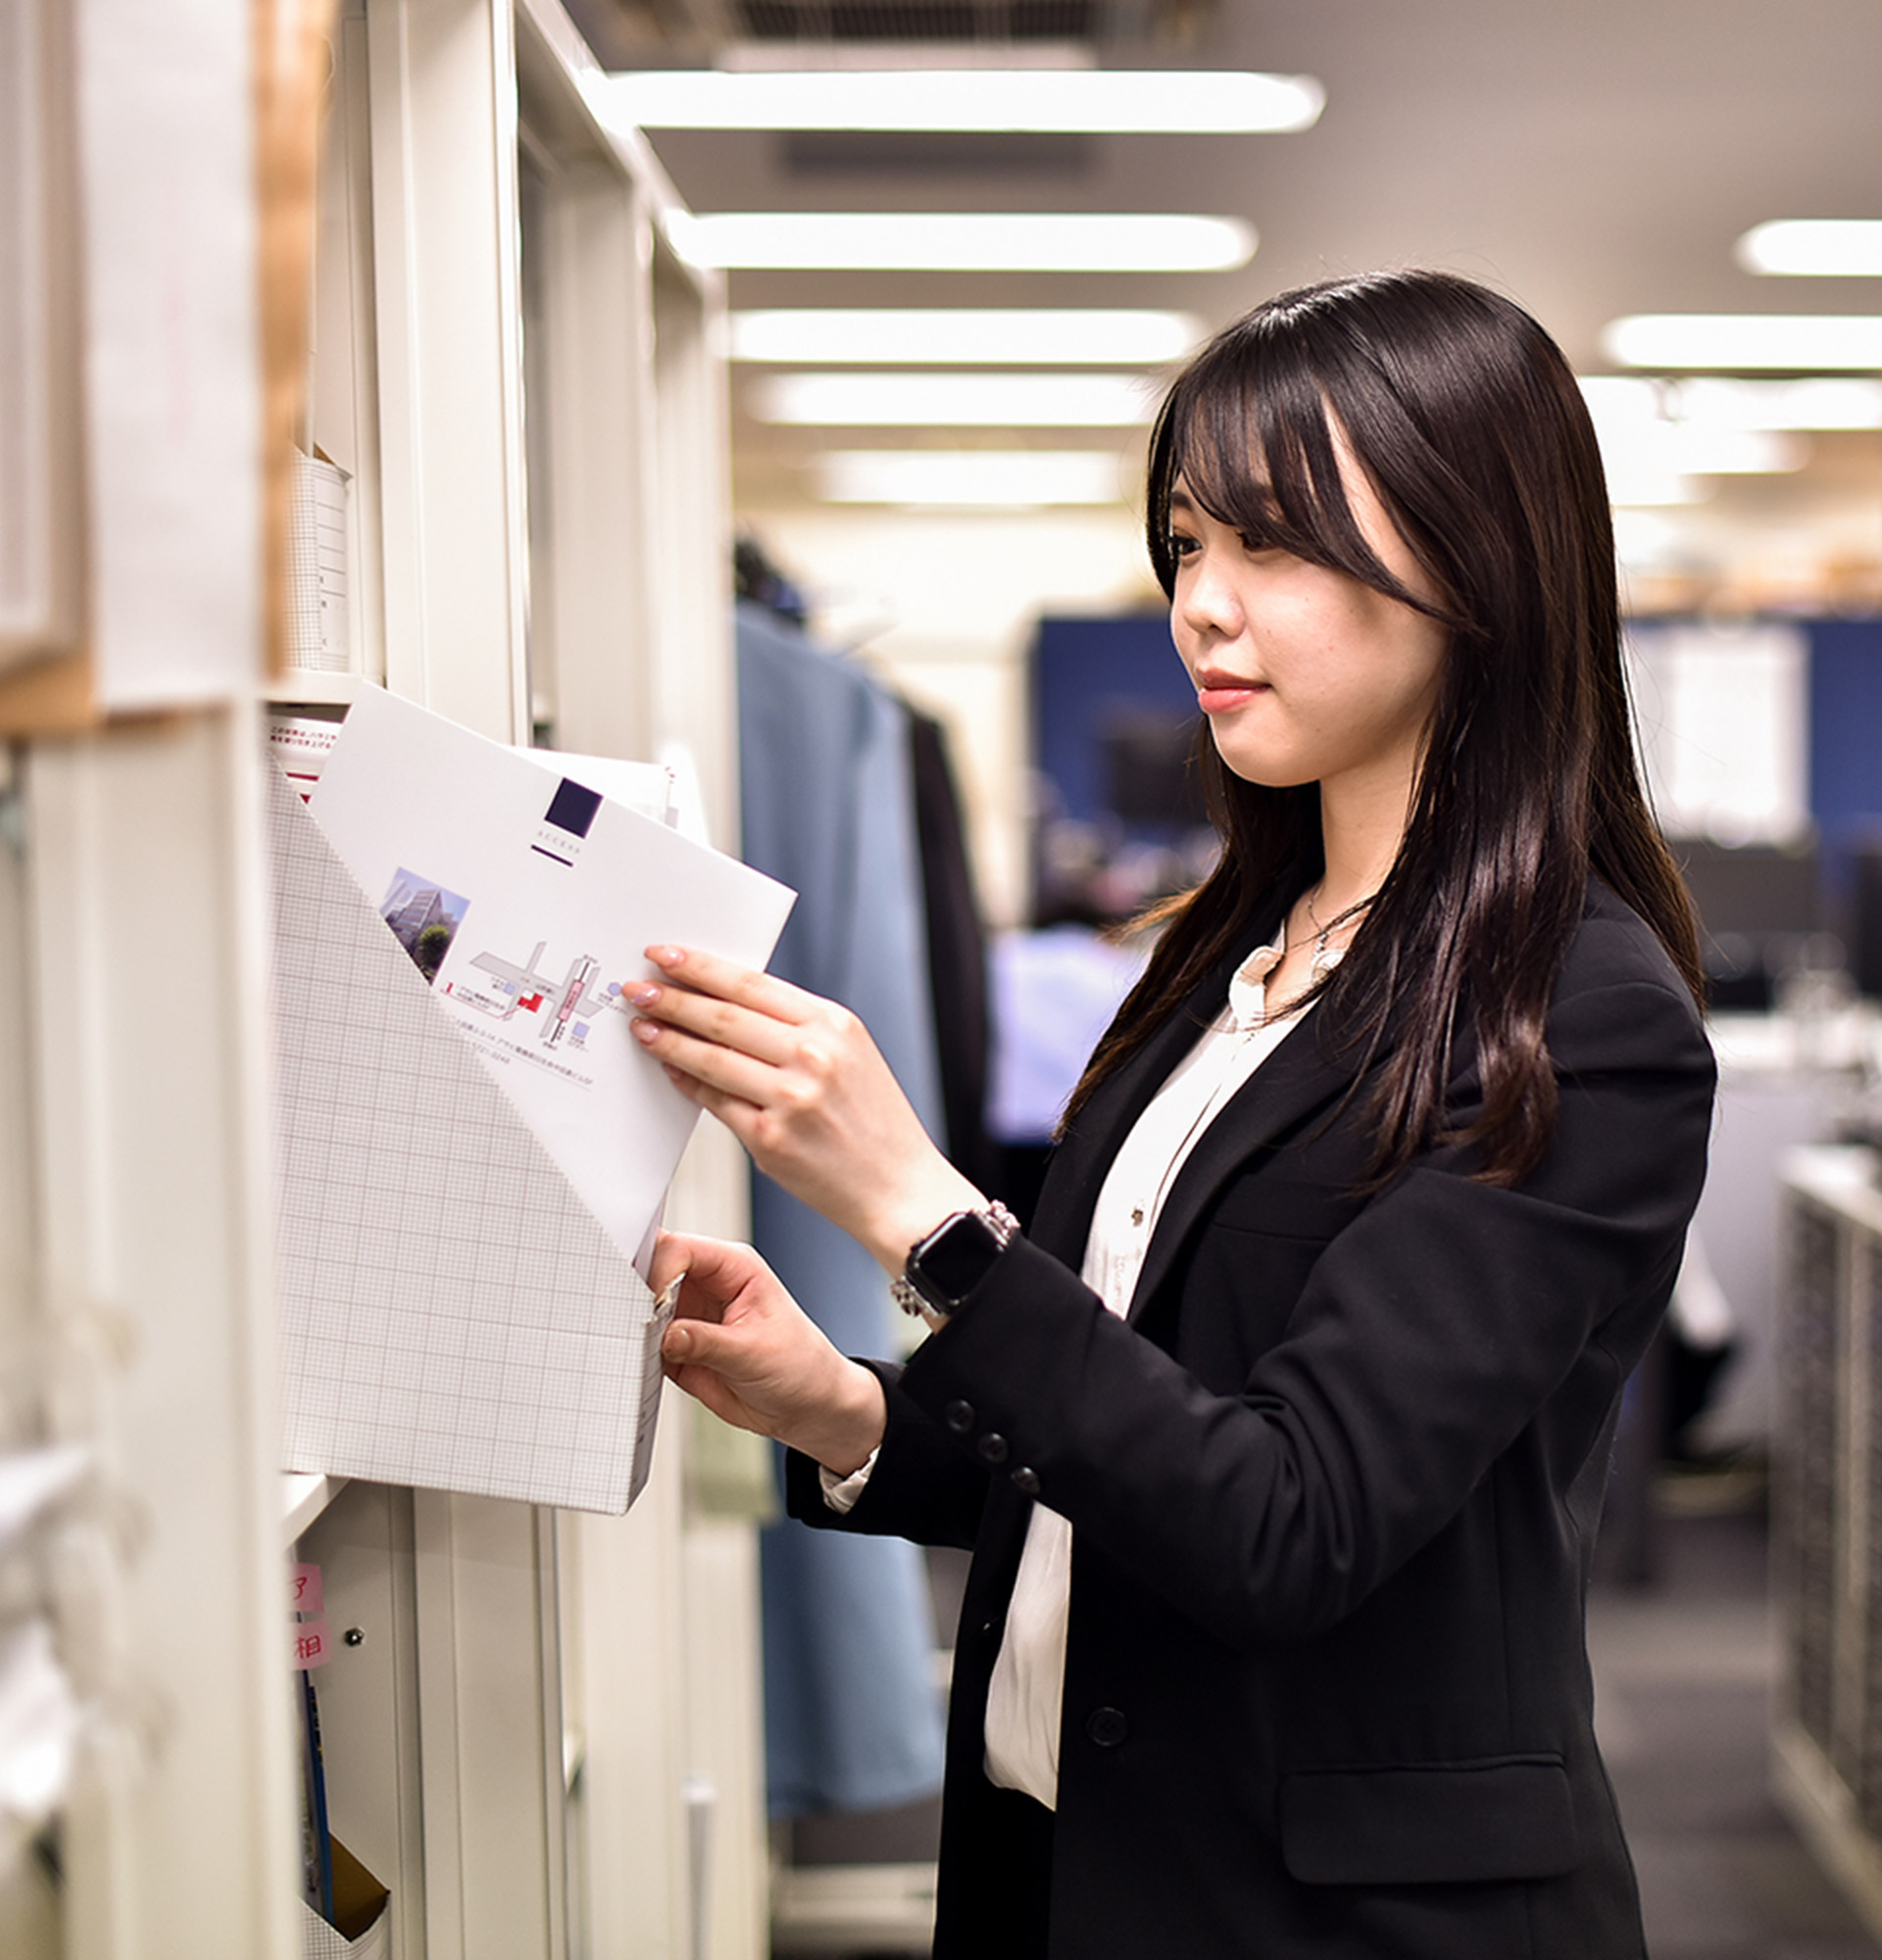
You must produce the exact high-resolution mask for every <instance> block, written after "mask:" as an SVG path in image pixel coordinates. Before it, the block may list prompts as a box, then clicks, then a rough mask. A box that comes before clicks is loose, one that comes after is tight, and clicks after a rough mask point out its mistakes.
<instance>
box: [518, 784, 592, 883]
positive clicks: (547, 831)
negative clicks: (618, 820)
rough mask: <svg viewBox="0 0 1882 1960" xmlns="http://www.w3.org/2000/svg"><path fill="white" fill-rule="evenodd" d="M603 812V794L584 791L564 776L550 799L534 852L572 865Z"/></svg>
mask: <svg viewBox="0 0 1882 1960" xmlns="http://www.w3.org/2000/svg"><path fill="white" fill-rule="evenodd" d="M600 808H601V794H600V792H599V791H597V790H591V789H584V788H583V787H582V785H581V784H580V783H577V782H571V781H570V778H569V777H567V776H564V777H563V779H562V781H561V782H560V783H558V784H557V785H556V793H555V795H554V796H553V797H551V798H550V799H549V808H548V809H547V811H546V812H545V813H544V815H543V819H542V827H541V828H540V829H539V830H538V831H537V832H536V840H535V842H534V843H533V844H532V845H531V846H530V847H529V848H530V850H532V851H536V852H540V853H541V855H542V856H543V857H545V858H554V859H555V861H556V862H557V863H558V864H572V863H573V862H574V861H575V859H576V858H578V857H579V856H580V855H581V840H582V839H583V838H584V837H586V836H587V835H588V826H589V825H590V824H591V823H593V822H594V820H595V811H596V810H598V809H600Z"/></svg>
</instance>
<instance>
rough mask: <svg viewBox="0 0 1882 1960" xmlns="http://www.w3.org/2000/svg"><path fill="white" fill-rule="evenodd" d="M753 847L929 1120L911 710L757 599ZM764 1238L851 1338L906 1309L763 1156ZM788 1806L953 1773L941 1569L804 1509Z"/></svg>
mask: <svg viewBox="0 0 1882 1960" xmlns="http://www.w3.org/2000/svg"><path fill="white" fill-rule="evenodd" d="M738 682H739V758H740V761H739V774H740V784H741V795H742V799H743V806H744V818H743V824H744V856H745V858H746V861H747V862H748V863H750V864H753V865H755V866H756V867H757V868H758V869H760V870H762V871H767V872H768V873H769V874H770V875H771V876H772V877H774V878H780V879H782V880H783V881H784V882H785V883H786V884H788V885H790V886H792V887H794V888H795V890H796V891H797V892H798V894H799V897H798V902H797V905H796V907H795V909H794V910H793V911H792V914H791V918H790V922H789V923H788V925H787V926H786V927H785V930H784V935H783V937H782V939H780V941H779V942H778V947H777V952H776V955H775V956H774V957H773V958H772V961H771V971H772V972H774V973H776V974H778V975H779V976H781V977H782V978H784V979H786V980H789V981H792V982H793V983H794V984H796V985H798V986H801V987H807V988H809V989H810V990H811V991H812V992H813V993H817V994H820V995H823V996H824V997H826V998H827V999H830V1000H834V1001H840V1002H842V1004H843V1005H845V1006H847V1007H849V1008H851V1009H852V1010H853V1011H854V1012H856V1013H857V1014H859V1015H861V1016H862V1019H863V1021H864V1023H865V1025H866V1026H867V1028H868V1030H869V1032H870V1034H871V1035H872V1036H873V1037H874V1038H875V1042H876V1046H877V1047H878V1048H879V1049H880V1050H881V1051H882V1054H883V1056H884V1057H885V1059H886V1060H887V1061H888V1063H889V1066H890V1067H891V1068H892V1069H893V1070H894V1071H895V1074H896V1078H897V1080H898V1081H899V1082H900V1083H901V1085H902V1088H903V1090H904V1091H905V1093H906V1094H907V1095H908V1098H909V1100H910V1102H911V1103H913V1104H914V1105H915V1109H916V1114H917V1115H919V1116H920V1118H921V1120H922V1122H923V1123H924V1124H925V1125H926V1126H927V1128H928V1131H929V1133H930V1135H934V1136H939V1135H940V1134H941V1097H940V1090H939V1078H938V1071H937V1066H936V1058H935V1046H934V1021H933V1010H932V1003H931V999H930V994H929V987H928V952H927V939H926V933H925V929H924V925H923V918H922V895H921V868H920V858H919V852H918V847H917V843H916V828H915V802H914V790H913V785H912V782H911V779H910V766H909V730H908V717H907V711H906V710H905V709H904V708H903V706H902V705H901V703H899V702H898V701H896V700H895V699H894V698H893V697H892V696H891V695H889V694H888V693H887V692H886V691H885V690H884V689H883V688H881V687H879V686H878V685H877V684H876V683H875V682H873V681H872V680H870V678H869V677H868V676H867V674H865V673H864V672H863V671H862V669H861V668H859V667H857V666H855V665H853V664H852V663H850V662H846V661H843V660H840V659H838V658H836V657H835V656H833V655H830V654H826V653H823V652H821V651H820V650H818V649H817V648H816V647H814V646H813V645H812V644H811V643H810V642H809V641H808V640H806V639H805V638H804V636H803V635H802V634H801V633H798V632H796V631H795V630H794V629H792V628H791V627H789V626H786V625H785V624H783V623H782V622H781V621H778V620H776V619H774V618H772V617H771V616H770V615H768V614H767V613H762V612H760V611H759V610H757V609H756V608H752V607H740V609H739V612H738ZM752 1240H753V1244H754V1245H756V1246H757V1248H758V1250H760V1251H761V1252H762V1253H763V1254H764V1255H765V1257H766V1259H767V1260H768V1262H769V1263H770V1265H771V1267H772V1269H773V1270H774V1271H775V1272H776V1273H777V1275H778V1277H779V1278H780V1279H781V1280H782V1281H783V1282H784V1284H785V1285H786V1286H787V1287H789V1288H790V1290H791V1292H792V1293H793V1294H794V1295H795V1296H796V1297H797V1298H798V1299H800V1300H801V1301H802V1302H803V1304H804V1306H805V1308H806V1310H807V1311H808V1312H810V1313H811V1314H812V1315H813V1316H814V1318H815V1319H816V1320H817V1324H818V1325H819V1326H820V1327H821V1328H822V1329H823V1331H824V1332H825V1333H826V1334H828V1335H829V1337H830V1339H831V1340H832V1341H833V1342H835V1344H836V1345H837V1347H838V1348H841V1349H842V1350H843V1352H845V1353H847V1354H879V1353H883V1352H886V1351H889V1350H891V1348H893V1346H894V1343H895V1339H896V1335H897V1332H898V1329H897V1327H896V1321H897V1318H898V1316H896V1314H895V1312H894V1310H893V1308H892V1307H891V1305H890V1303H889V1298H888V1289H887V1285H886V1283H885V1282H884V1280H883V1277H882V1274H881V1271H880V1270H879V1268H878V1267H877V1266H876V1264H875V1261H874V1260H873V1259H872V1258H870V1257H869V1255H868V1254H867V1252H865V1251H864V1250H862V1248H861V1247H859V1246H858V1245H857V1244H856V1243H855V1241H854V1240H852V1239H850V1238H849V1237H848V1236H847V1235H846V1234H844V1233H842V1232H839V1231H838V1230H837V1229H836V1228H835V1227H834V1226H833V1225H830V1224H829V1223H828V1222H827V1221H825V1220H824V1219H822V1218H820V1217H818V1216H817V1213H815V1212H814V1211H811V1210H810V1209H808V1208H807V1207H806V1206H804V1205H802V1204H800V1203H798V1201H796V1200H795V1199H793V1198H791V1197H789V1196H787V1195H786V1194H785V1193H784V1192H783V1191H781V1190H780V1189H779V1188H778V1187H777V1186H776V1185H774V1184H773V1183H771V1181H770V1180H769V1179H768V1178H766V1177H761V1176H754V1178H753V1189H752ZM763 1550H764V1612H765V1710H766V1715H765V1724H766V1749H767V1765H768V1786H769V1796H770V1806H771V1809H772V1811H773V1812H774V1813H777V1814H789V1813H795V1812H800V1811H812V1810H854V1809H869V1808H874V1807H877V1806H879V1805H885V1804H892V1803H905V1802H910V1801H913V1800H914V1799H916V1798H917V1797H921V1796H925V1795H928V1794H930V1793H931V1792H932V1791H934V1790H935V1789H938V1788H939V1786H940V1782H941V1764H942V1739H941V1711H940V1703H939V1699H938V1697H937V1695H936V1692H935V1688H934V1670H933V1650H934V1633H933V1624H932V1619H931V1614H930V1608H929V1605H928V1591H927V1583H926V1577H925V1574H924V1572H923V1570H922V1566H921V1561H920V1554H919V1553H918V1552H917V1551H916V1549H915V1547H914V1546H913V1545H910V1544H902V1543H899V1542H897V1541H894V1540H889V1539H875V1540H866V1539H841V1538H834V1537H831V1536H829V1535H827V1534H819V1533H813V1532H808V1531H806V1530H805V1529H804V1528H803V1527H802V1526H801V1525H798V1524H795V1523H790V1522H786V1523H784V1524H781V1525H777V1526H774V1527H772V1528H771V1529H770V1530H768V1531H767V1532H766V1534H765V1539H764V1547H763Z"/></svg>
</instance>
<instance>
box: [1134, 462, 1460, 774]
mask: <svg viewBox="0 0 1882 1960" xmlns="http://www.w3.org/2000/svg"><path fill="white" fill-rule="evenodd" d="M1341 476H1342V480H1343V481H1344V483H1345V486H1346V495H1347V500H1348V502H1349V503H1350V505H1351V506H1352V510H1353V515H1354V517H1355V519H1356V520H1357V521H1358V523H1359V525H1360V528H1361V529H1362V531H1363V532H1364V534H1365V538H1366V541H1367V543H1369V544H1370V545H1371V547H1372V550H1373V552H1374V553H1375V554H1376V555H1377V557H1378V558H1379V560H1380V561H1381V562H1382V563H1383V564H1385V566H1386V567H1387V569H1388V570H1390V571H1391V572H1392V573H1393V574H1394V575H1395V576H1396V577H1397V578H1398V579H1400V580H1401V582H1402V583H1403V584H1404V585H1405V586H1406V587H1407V589H1408V590H1410V591H1412V592H1415V593H1416V594H1417V595H1418V596H1419V597H1420V598H1426V597H1430V596H1432V595H1431V588H1430V582H1429V580H1428V579H1427V578H1426V577H1425V576H1424V574H1423V572H1422V571H1421V570H1420V569H1419V567H1418V565H1417V564H1416V563H1415V561H1414V560H1413V559H1412V554H1411V552H1410V550H1409V549H1408V548H1407V546H1406V543H1405V540H1404V539H1403V538H1402V537H1400V535H1399V533H1398V531H1397V529H1396V528H1395V527H1394V526H1393V524H1392V522H1391V520H1390V518H1389V517H1388V516H1387V515H1386V514H1385V511H1384V509H1383V507H1382V506H1381V505H1380V503H1379V500H1378V497H1377V494H1376V493H1375V492H1374V490H1373V488H1372V485H1371V483H1370V482H1369V481H1368V480H1367V478H1366V476H1365V473H1364V471H1363V470H1362V469H1361V468H1360V467H1359V466H1358V465H1357V463H1355V462H1354V460H1353V458H1352V457H1351V455H1350V454H1348V453H1347V452H1346V450H1345V449H1344V447H1342V449H1341ZM1170 538H1171V545H1172V549H1173V552H1174V556H1175V560H1176V588H1175V593H1174V596H1173V597H1172V599H1171V602H1170V631H1171V633H1172V635H1173V637H1174V639H1175V641H1176V651H1177V653H1179V654H1180V655H1181V656H1182V661H1183V665H1184V666H1185V667H1186V668H1187V669H1188V670H1189V677H1190V679H1191V680H1192V681H1193V682H1194V683H1195V686H1196V690H1197V700H1198V703H1199V705H1200V706H1201V708H1202V710H1203V712H1204V713H1205V714H1207V715H1208V716H1209V721H1210V729H1211V732H1212V733H1213V736H1214V739H1215V747H1216V749H1217V751H1218V752H1219V753H1220V755H1221V758H1222V760H1223V762H1224V763H1226V764H1227V766H1228V767H1229V768H1230V769H1231V770H1232V771H1233V772H1234V773H1235V774H1236V775H1238V776H1241V777H1243V778H1245V779H1246V780H1247V781H1249V782H1252V783H1263V784H1265V785H1268V786H1269V787H1272V788H1276V789H1282V788H1289V787H1292V786H1294V785H1296V784H1301V783H1312V782H1317V783H1318V784H1320V786H1321V791H1322V795H1323V796H1324V795H1326V794H1327V793H1329V792H1332V793H1335V794H1338V793H1343V792H1344V791H1346V790H1348V789H1351V790H1357V791H1362V792H1372V793H1377V794H1383V795H1390V796H1393V797H1398V798H1403V797H1406V796H1409V794H1410V789H1411V785H1412V781H1413V779H1414V777H1415V774H1416V768H1417V758H1418V751H1419V746H1420V743H1421V741H1422V738H1423V735H1424V731H1425V727H1426V725H1427V724H1428V722H1429V720H1430V718H1431V711H1432V708H1433V706H1434V705H1435V703H1436V701H1437V696H1438V682H1439V676H1440V673H1441V671H1442V668H1443V662H1444V652H1445V644H1446V639H1447V634H1446V629H1445V628H1444V627H1443V626H1441V625H1439V623H1438V622H1437V621H1436V620H1434V619H1431V618H1428V617H1426V615H1425V614H1424V613H1417V612H1414V611H1413V610H1412V608H1411V607H1409V606H1406V605H1404V604H1402V603H1401V602H1400V601H1398V600H1396V599H1389V598H1387V597H1386V595H1385V594H1384V593H1382V592H1375V591H1374V590H1373V589H1372V588H1371V587H1370V586H1369V585H1362V584H1361V583H1360V582H1359V580H1358V579H1355V578H1350V577H1348V576H1347V574H1346V573H1345V572H1342V571H1333V570H1329V569H1328V568H1327V567H1326V566H1324V565H1318V564H1309V563H1308V562H1307V561H1306V560H1305V559H1299V558H1295V557H1293V556H1292V555H1291V554H1289V553H1287V552H1284V551H1281V550H1279V549H1277V548H1275V547H1273V546H1268V545H1263V543H1262V541H1261V540H1260V539H1259V538H1254V539H1246V540H1245V539H1244V538H1243V537H1242V536H1241V534H1240V533H1239V532H1237V531H1235V530H1233V529H1232V528H1230V527H1229V526H1228V525H1226V524H1223V523H1220V522H1219V521H1217V519H1215V518H1214V517H1212V516H1211V515H1209V513H1208V512H1207V511H1205V510H1204V509H1203V508H1202V507H1201V505H1200V504H1198V503H1197V502H1196V500H1195V498H1194V496H1193V495H1192V494H1191V493H1190V491H1189V487H1188V485H1187V484H1186V483H1185V482H1184V481H1183V479H1182V478H1181V477H1180V476H1179V477H1178V478H1177V479H1176V482H1175V485H1174V487H1173V489H1172V490H1171V493H1170Z"/></svg>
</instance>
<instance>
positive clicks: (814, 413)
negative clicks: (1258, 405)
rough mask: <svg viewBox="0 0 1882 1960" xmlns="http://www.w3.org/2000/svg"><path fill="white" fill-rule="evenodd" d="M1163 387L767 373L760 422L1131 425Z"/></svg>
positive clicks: (1128, 377) (1138, 378)
mask: <svg viewBox="0 0 1882 1960" xmlns="http://www.w3.org/2000/svg"><path fill="white" fill-rule="evenodd" d="M1161 392H1162V391H1161V389H1160V388H1159V387H1158V385H1157V383H1156V382H1155V381H1153V380H1150V379H1147V378H1146V377H1144V376H1142V375H1138V374H1104V373H1096V374H1078V373H1072V374H1026V373H1019V374H1002V373H985V372H982V373H973V372H967V373H964V374H954V373H942V374H919V373H913V374H872V373H862V374H859V373H844V372H841V371H838V372H836V373H831V374H772V375H768V376H767V377H766V378H765V379H763V380H760V381H758V382H756V383H754V384H753V386H752V388H751V390H750V401H751V406H752V410H753V413H754V414H755V415H756V416H757V417H759V419H760V420H761V421H768V422H792V423H797V424H800V425H811V426H818V425H820V426H823V427H835V428H962V427H981V428H1132V427H1136V426H1138V425H1140V424H1142V423H1144V422H1148V421H1149V420H1150V418H1151V417H1152V416H1153V415H1154V414H1155V413H1156V406H1157V397H1158V395H1159V394H1160V393H1161Z"/></svg>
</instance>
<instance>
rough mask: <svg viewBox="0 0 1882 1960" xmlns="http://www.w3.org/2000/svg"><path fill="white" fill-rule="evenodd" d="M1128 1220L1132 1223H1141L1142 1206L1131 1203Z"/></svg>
mask: <svg viewBox="0 0 1882 1960" xmlns="http://www.w3.org/2000/svg"><path fill="white" fill-rule="evenodd" d="M1130 1222H1131V1223H1132V1224H1133V1225H1141V1224H1142V1223H1143V1222H1144V1207H1143V1206H1142V1205H1141V1204H1133V1205H1132V1206H1131V1207H1130Z"/></svg>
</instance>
